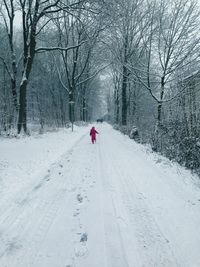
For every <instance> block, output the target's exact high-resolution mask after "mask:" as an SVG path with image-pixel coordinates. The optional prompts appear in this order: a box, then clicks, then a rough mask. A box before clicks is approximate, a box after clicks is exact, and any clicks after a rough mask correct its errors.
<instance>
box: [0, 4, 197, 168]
mask: <svg viewBox="0 0 200 267" xmlns="http://www.w3.org/2000/svg"><path fill="white" fill-rule="evenodd" d="M199 11H200V9H199V3H198V1H196V0H158V1H157V0H151V1H150V0H99V1H97V0H82V1H81V0H80V1H78V0H66V1H61V0H43V1H42V0H31V1H28V0H19V1H17V0H2V3H1V5H0V35H1V37H2V38H1V42H0V113H1V121H0V128H1V132H5V131H9V130H10V129H12V128H17V132H18V133H20V132H21V131H22V129H23V130H24V132H25V133H27V132H28V129H27V121H28V122H31V123H34V122H36V123H38V122H39V124H40V126H41V129H43V128H44V126H46V125H49V126H52V125H55V126H58V127H60V126H65V125H66V124H67V123H68V122H71V124H72V125H73V123H74V122H75V121H78V120H82V121H89V120H91V119H94V118H97V116H98V113H100V112H101V109H102V105H105V101H106V102H107V113H108V114H107V118H108V119H109V120H110V122H111V123H113V124H114V125H115V126H116V127H117V128H119V129H121V130H122V131H123V132H124V133H129V132H130V130H131V128H132V127H133V126H134V127H135V126H136V127H137V128H138V131H139V135H140V141H141V142H144V143H151V145H152V148H153V149H154V150H156V151H158V152H161V153H163V154H165V155H167V156H168V157H169V158H170V159H175V160H177V161H178V162H180V163H181V164H183V165H185V166H187V167H190V168H194V169H198V168H199V167H200V160H199V158H200V157H199V156H200V153H199V147H200V142H199V128H200V127H199V117H200V109H199V88H200V86H199V78H200V70H199V51H200V49H199V48H200V47H199V44H200V42H199V41H200V35H199V32H200V31H199V30H200V29H199V27H200V21H199V18H200V13H199ZM16 16H20V17H21V23H20V25H19V26H18V27H16V26H15V25H14V22H15V17H16ZM100 74H101V75H103V76H105V77H107V83H102V80H101V79H100ZM103 87H104V88H103ZM103 89H104V90H103Z"/></svg>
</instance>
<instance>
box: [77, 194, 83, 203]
mask: <svg viewBox="0 0 200 267" xmlns="http://www.w3.org/2000/svg"><path fill="white" fill-rule="evenodd" d="M76 198H77V200H78V201H79V203H82V202H83V197H82V196H81V194H78V195H77V196H76Z"/></svg>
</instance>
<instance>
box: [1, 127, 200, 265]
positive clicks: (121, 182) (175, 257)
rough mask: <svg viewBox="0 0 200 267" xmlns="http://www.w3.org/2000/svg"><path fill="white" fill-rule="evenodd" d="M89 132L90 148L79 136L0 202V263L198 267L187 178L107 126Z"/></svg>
mask: <svg viewBox="0 0 200 267" xmlns="http://www.w3.org/2000/svg"><path fill="white" fill-rule="evenodd" d="M97 130H98V131H99V132H100V135H98V136H97V143H96V144H95V145H92V144H90V141H89V136H88V133H86V134H85V132H86V131H84V133H83V134H82V136H81V134H80V138H79V139H78V140H77V141H76V142H74V146H72V147H71V148H69V149H66V153H65V154H64V155H63V156H62V157H61V158H60V159H59V160H57V161H55V162H54V163H53V164H52V165H51V167H50V168H47V170H46V174H44V175H41V176H38V178H37V179H36V180H35V177H34V181H35V182H34V181H32V182H29V183H28V185H27V186H26V187H23V188H22V189H23V191H22V189H21V192H20V191H19V190H13V192H14V195H12V197H11V195H10V194H8V196H9V197H10V200H9V199H8V197H7V198H4V199H6V201H3V200H0V210H1V213H0V266H1V267H127V266H129V267H174V266H181V267H199V266H200V253H199V251H200V188H199V187H198V186H197V185H195V184H194V178H193V177H192V176H191V175H190V173H189V172H188V171H185V170H183V169H182V168H180V167H176V166H175V165H172V166H170V162H169V161H168V160H165V159H164V158H162V157H158V156H155V155H154V154H152V153H148V151H147V150H146V148H144V147H143V146H141V145H139V144H136V143H135V142H133V141H132V140H130V139H128V138H127V137H126V136H123V135H121V134H120V133H118V132H116V131H114V130H113V129H112V128H111V127H110V126H109V125H107V124H103V125H97ZM55 146H56V144H55ZM15 186H16V185H15ZM24 188H26V191H25V192H24ZM10 191H11V190H10ZM10 191H9V192H10Z"/></svg>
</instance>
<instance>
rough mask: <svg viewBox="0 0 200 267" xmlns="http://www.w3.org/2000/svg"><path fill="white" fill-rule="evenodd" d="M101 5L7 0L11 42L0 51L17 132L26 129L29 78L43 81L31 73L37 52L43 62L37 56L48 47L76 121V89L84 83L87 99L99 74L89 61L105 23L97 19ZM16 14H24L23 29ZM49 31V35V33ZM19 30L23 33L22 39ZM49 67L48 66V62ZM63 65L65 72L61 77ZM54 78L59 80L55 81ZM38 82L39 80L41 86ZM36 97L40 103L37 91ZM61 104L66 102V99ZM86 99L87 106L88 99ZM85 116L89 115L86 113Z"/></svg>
mask: <svg viewBox="0 0 200 267" xmlns="http://www.w3.org/2000/svg"><path fill="white" fill-rule="evenodd" d="M98 8H99V6H98V3H96V2H95V1H86V0H80V1H70V0H69V1H65V2H63V1H60V0H54V1H50V0H48V1H39V0H35V1H26V0H19V1H18V2H16V1H14V0H9V1H6V0H3V3H2V6H1V17H2V19H1V25H2V28H3V31H4V32H5V35H7V41H6V42H7V43H6V42H5V50H1V51H0V63H1V66H2V68H3V69H4V70H5V71H6V75H7V76H8V77H10V81H11V92H12V95H13V104H14V106H15V109H16V112H17V113H18V114H17V116H16V117H17V118H18V122H17V129H18V133H20V132H21V130H22V128H23V130H24V132H25V133H27V112H28V107H27V97H28V96H27V87H28V84H29V83H30V81H31V79H32V80H33V82H34V81H36V80H40V81H41V79H40V75H39V76H38V78H36V77H32V76H31V73H32V71H33V69H34V64H33V63H34V62H35V58H36V55H38V56H37V61H40V59H39V58H42V57H41V55H42V53H44V52H48V53H51V54H50V55H51V56H52V62H54V64H55V63H56V65H55V68H54V71H55V73H54V75H55V76H56V75H57V77H56V78H57V81H58V84H61V85H62V87H63V89H64V90H66V92H67V93H68V98H67V99H66V102H65V103H64V105H66V103H67V101H68V105H69V119H70V121H71V122H72V123H73V122H74V120H75V94H77V93H78V90H79V89H80V87H82V88H83V90H81V94H82V95H83V99H85V97H84V94H85V93H84V92H85V90H86V83H87V81H89V80H90V79H91V78H92V77H95V75H97V73H98V69H97V71H95V72H92V71H91V72H90V69H91V68H93V69H95V67H94V66H93V67H92V65H91V62H92V61H91V53H92V49H93V48H94V46H95V44H96V42H97V38H98V35H99V33H100V32H101V30H102V26H99V25H101V23H100V20H98V15H99V14H100V12H99V10H98ZM16 14H17V15H18V16H19V14H21V20H22V24H21V25H18V29H17V31H18V32H19V33H16V28H14V19H15V16H16ZM52 30H53V31H54V33H53V34H52ZM47 32H48V33H49V35H47V34H46V33H47ZM19 35H21V36H22V38H21V40H20V41H19V38H18V37H19ZM49 37H50V38H52V40H53V38H54V37H55V38H56V40H54V41H52V40H50V39H49ZM16 40H18V41H16ZM17 46H18V47H17ZM7 48H9V51H8V52H9V53H7V51H6V50H7ZM16 49H18V51H21V54H18V53H17V54H16ZM4 51H5V53H4ZM51 51H54V53H52V52H51ZM56 51H57V52H56ZM17 57H18V58H17ZM44 58H45V57H43V59H44ZM41 63H42V65H43V66H44V65H45V64H43V62H41ZM61 64H62V66H63V67H64V68H63V67H62V66H61ZM45 67H46V69H47V70H48V68H49V67H48V66H46V65H45ZM101 67H102V66H100V67H99V69H100V68H101ZM64 69H65V73H64V76H65V77H64V76H63V70H64ZM34 73H36V72H34ZM56 73H57V74H56ZM31 77H32V78H31ZM63 79H64V80H63ZM52 83H55V82H53V81H52ZM58 84H57V86H58ZM40 85H41V84H37V86H40ZM50 87H51V86H50ZM84 88H85V89H84ZM59 90H60V89H59ZM37 92H38V91H37ZM18 94H19V97H18ZM36 96H37V102H39V99H38V94H37V95H36ZM54 103H55V102H54ZM60 104H61V105H63V101H61V102H60ZM82 104H83V105H84V106H85V100H84V101H83V102H82ZM38 108H39V106H38ZM84 109H85V107H84ZM40 113H41V112H40ZM83 116H84V117H85V114H84V115H83Z"/></svg>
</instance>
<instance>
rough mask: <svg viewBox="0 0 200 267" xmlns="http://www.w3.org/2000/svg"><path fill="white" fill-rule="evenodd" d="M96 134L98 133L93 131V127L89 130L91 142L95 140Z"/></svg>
mask: <svg viewBox="0 0 200 267" xmlns="http://www.w3.org/2000/svg"><path fill="white" fill-rule="evenodd" d="M96 134H98V132H97V131H96V130H95V128H94V127H92V129H91V130H90V136H91V139H92V142H93V141H95V140H96Z"/></svg>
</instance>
